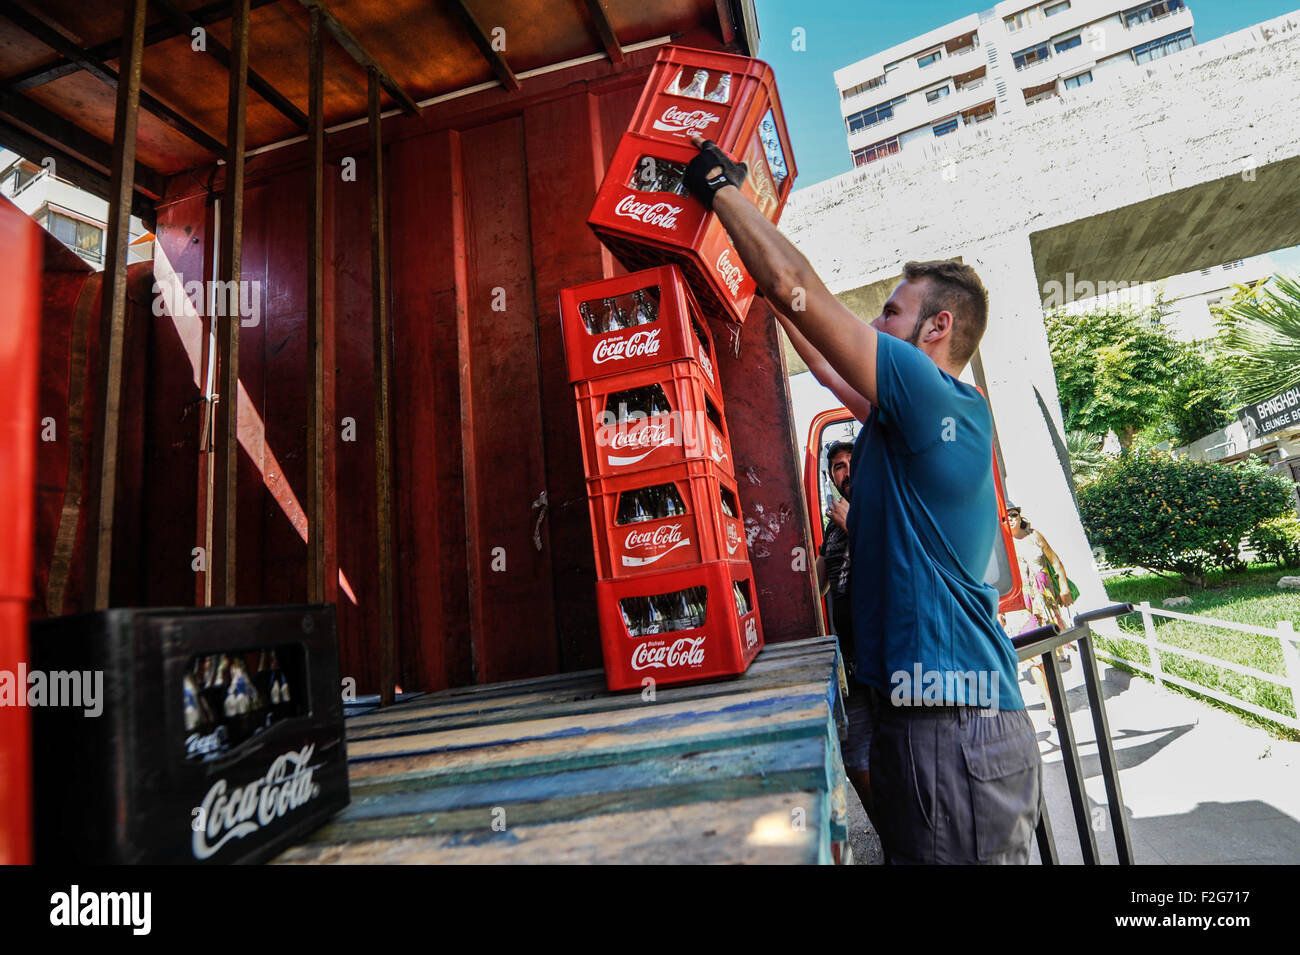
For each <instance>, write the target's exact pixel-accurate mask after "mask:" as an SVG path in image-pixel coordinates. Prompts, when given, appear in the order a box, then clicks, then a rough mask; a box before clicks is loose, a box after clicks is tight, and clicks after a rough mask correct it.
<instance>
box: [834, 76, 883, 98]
mask: <svg viewBox="0 0 1300 955" xmlns="http://www.w3.org/2000/svg"><path fill="white" fill-rule="evenodd" d="M884 85H885V78H884V77H883V76H877V77H875V78H874V79H870V80H867V81H866V82H865V83H859V84H858V85H857V86H850V87H849V88H848V89H846V90H845V91H844V92H842V93H841V94H840V98H841V99H851V98H852V97H854V96H857V95H858V94H859V93H865V92H867V91H868V90H874V89H877V88H879V87H881V86H884Z"/></svg>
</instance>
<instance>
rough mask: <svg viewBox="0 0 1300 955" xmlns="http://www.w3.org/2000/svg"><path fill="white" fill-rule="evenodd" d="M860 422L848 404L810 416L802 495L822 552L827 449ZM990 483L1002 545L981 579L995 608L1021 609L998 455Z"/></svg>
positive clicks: (829, 491) (828, 496) (830, 489)
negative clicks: (993, 598)
mask: <svg viewBox="0 0 1300 955" xmlns="http://www.w3.org/2000/svg"><path fill="white" fill-rule="evenodd" d="M861 426H862V425H861V423H860V422H859V421H858V420H857V419H856V418H854V417H853V414H852V413H851V412H850V411H849V410H848V409H847V408H834V409H832V410H830V411H823V412H822V413H821V414H819V415H817V417H815V418H813V420H812V424H811V425H810V426H809V428H808V446H807V449H806V450H805V452H804V464H803V486H804V497H805V499H806V501H807V504H808V516H809V519H810V521H811V524H812V535H813V546H814V548H815V549H816V552H817V553H821V547H822V539H823V536H824V534H825V527H826V520H827V518H826V509H827V508H828V507H829V506H830V504H831V501H832V500H833V499H834V497H835V496H837V495H838V492H837V491H836V490H835V487H834V485H833V484H831V479H830V468H829V466H828V464H829V463H828V462H827V460H826V449H827V448H829V447H830V446H831V445H832V444H834V443H835V442H836V441H852V440H854V439H856V438H857V436H858V431H859V429H860V428H861ZM993 486H994V488H995V489H996V490H997V497H998V525H999V528H1000V530H1001V537H1000V539H1001V544H1002V546H1001V547H994V548H993V554H992V557H991V558H990V560H989V566H988V569H987V570H986V571H985V573H984V581H985V582H986V583H989V584H992V585H993V586H994V587H995V588H997V591H998V594H999V600H998V611H999V612H1000V613H1005V612H1007V611H1008V610H1021V609H1023V608H1024V604H1023V602H1022V598H1021V592H1020V587H1021V584H1020V570H1019V564H1018V563H1017V561H1016V548H1015V544H1014V543H1013V541H1012V539H1011V529H1010V528H1009V527H1008V526H1007V500H1006V494H1005V493H1004V491H1003V489H1002V475H1001V473H999V471H998V459H997V455H996V454H994V455H993ZM822 610H823V613H824V614H825V619H826V621H827V627H828V629H829V627H830V621H831V617H830V612H829V608H828V607H826V604H825V598H823V600H822Z"/></svg>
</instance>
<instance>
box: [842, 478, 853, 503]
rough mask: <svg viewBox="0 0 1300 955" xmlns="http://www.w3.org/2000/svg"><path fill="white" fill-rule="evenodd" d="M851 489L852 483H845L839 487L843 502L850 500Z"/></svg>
mask: <svg viewBox="0 0 1300 955" xmlns="http://www.w3.org/2000/svg"><path fill="white" fill-rule="evenodd" d="M852 489H853V482H852V481H845V482H844V483H843V484H841V485H840V486H839V492H840V497H842V498H844V500H846V501H848V500H851V498H850V497H849V492H850V491H851V490H852Z"/></svg>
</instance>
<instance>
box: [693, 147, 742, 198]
mask: <svg viewBox="0 0 1300 955" xmlns="http://www.w3.org/2000/svg"><path fill="white" fill-rule="evenodd" d="M691 145H692V146H694V147H696V148H697V149H699V150H700V154H699V155H698V156H696V157H695V158H694V159H692V160H691V161H690V162H689V163H688V164H687V166H686V175H685V182H686V188H687V189H689V190H690V192H691V195H692V196H694V197H695V198H696V199H698V200H700V202H702V203H704V205H705V207H706V208H708V209H712V208H713V196H714V195H715V194H716V193H717V192H718V191H719V190H721V189H725V188H726V187H727V186H735V187H736V188H737V189H739V188H740V186H741V184H742V183H744V181H745V177H746V176H748V175H749V166H747V165H745V163H743V162H742V163H737V162H733V161H732V159H731V157H730V156H728V155H727V154H726V153H724V152H723V151H722V150H721V149H719V148H718V144H717V143H715V142H713V140H711V139H702V138H700V134H699V133H691Z"/></svg>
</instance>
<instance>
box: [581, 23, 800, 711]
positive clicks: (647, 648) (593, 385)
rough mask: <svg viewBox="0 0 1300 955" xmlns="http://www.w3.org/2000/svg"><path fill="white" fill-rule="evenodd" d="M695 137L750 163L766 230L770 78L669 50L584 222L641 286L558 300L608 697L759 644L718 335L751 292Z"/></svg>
mask: <svg viewBox="0 0 1300 955" xmlns="http://www.w3.org/2000/svg"><path fill="white" fill-rule="evenodd" d="M691 132H698V133H700V135H702V136H703V137H704V138H706V139H712V140H714V141H715V142H717V143H718V145H719V146H721V147H722V148H723V149H724V150H726V151H727V152H728V153H729V154H731V155H734V156H736V157H737V158H739V159H743V160H744V161H745V162H747V163H748V164H749V176H748V177H747V179H746V182H745V185H744V187H743V191H744V192H745V194H746V195H748V196H749V197H750V199H751V200H753V201H754V203H755V204H756V205H757V206H758V208H759V209H760V210H762V212H763V213H764V214H765V215H766V216H768V218H770V219H771V220H772V221H773V222H775V221H776V220H777V218H778V217H779V216H780V213H781V210H782V208H783V207H784V206H785V201H786V199H787V198H788V197H789V194H790V189H791V187H792V185H793V180H794V166H793V162H792V160H789V159H788V158H787V157H789V155H790V149H789V136H788V133H787V131H786V127H785V118H784V116H783V114H782V113H781V107H780V103H779V101H778V99H777V96H776V86H775V83H774V82H773V79H772V71H771V68H770V67H768V66H767V65H766V64H765V63H761V62H759V61H758V60H752V59H749V58H747V57H741V56H732V55H730V54H725V53H713V52H710V51H705V50H694V49H688V48H685V47H672V46H670V47H666V48H665V49H664V51H663V52H662V53H661V54H660V56H659V59H658V61H657V62H656V63H655V66H654V68H653V70H652V72H651V74H650V79H649V81H648V83H647V84H646V88H645V90H644V91H643V92H642V94H641V100H640V102H639V103H638V105H637V109H636V114H635V116H634V118H633V121H632V126H631V128H630V129H629V131H628V132H627V133H626V134H624V136H623V139H622V140H621V142H620V143H619V146H618V148H617V150H616V151H615V153H614V158H613V160H612V161H611V163H610V167H609V171H608V173H607V175H606V177H605V181H604V183H603V184H602V186H601V188H600V191H599V193H598V195H597V198H596V204H595V207H594V208H593V209H592V212H591V215H590V216H589V217H588V223H589V224H590V225H591V227H592V229H593V230H594V231H595V233H596V235H597V236H598V237H599V238H600V240H601V241H602V242H603V243H604V244H605V245H606V246H607V247H608V248H609V249H610V250H611V251H612V252H613V253H614V254H615V256H617V258H618V259H619V261H620V262H621V263H622V264H623V265H624V267H626V268H627V269H629V270H630V271H631V273H632V274H629V275H623V276H619V277H617V278H612V279H604V280H602V281H599V282H591V283H589V284H586V285H580V286H575V287H573V288H569V289H565V290H564V291H562V292H561V293H560V313H561V319H562V327H563V330H564V343H565V351H566V354H567V357H568V363H569V379H570V381H571V382H572V383H573V390H574V398H575V403H576V405H577V409H578V426H579V429H580V431H581V435H582V444H583V464H584V468H585V470H586V475H587V500H588V505H589V508H590V511H591V524H592V531H593V533H592V538H593V542H594V546H595V553H596V567H597V573H598V578H599V579H598V581H597V583H596V604H597V609H598V612H599V615H600V632H601V644H602V648H603V651H604V657H605V677H606V682H607V684H608V686H609V688H610V689H611V690H623V689H631V688H640V687H642V686H644V685H646V683H647V681H648V680H653V681H654V682H655V683H657V684H662V683H681V682H685V681H693V680H701V679H712V678H718V677H722V676H731V675H735V674H739V673H743V672H744V671H745V669H746V668H747V667H748V666H749V664H750V662H751V661H752V660H753V659H754V657H755V656H756V655H757V654H758V651H759V649H760V648H761V647H762V646H763V629H762V624H761V622H760V621H759V615H758V608H757V604H756V597H757V590H756V589H755V586H754V574H753V570H752V568H751V567H750V563H749V554H748V551H747V549H746V546H745V526H744V520H743V518H742V511H741V501H740V498H739V493H738V487H737V483H736V473H737V465H736V462H735V460H734V459H733V457H732V453H731V441H730V432H729V430H728V427H727V421H726V413H725V412H726V409H725V407H724V405H723V400H722V389H721V385H720V383H719V381H718V370H717V365H716V363H715V357H716V355H715V351H714V341H713V335H712V334H711V333H710V331H709V320H710V319H712V320H715V321H721V322H729V323H733V324H736V325H738V324H740V323H741V322H743V321H744V317H745V312H746V311H747V310H748V308H749V304H750V302H751V301H752V299H753V296H754V281H753V279H752V278H751V277H750V276H749V274H748V272H747V271H746V270H745V267H744V265H743V263H742V262H741V261H740V256H739V255H738V254H737V253H736V250H735V247H734V246H733V245H732V244H731V241H730V239H729V238H728V237H727V234H726V231H725V230H724V229H723V227H722V224H721V223H720V222H719V221H718V219H717V217H716V216H715V215H713V214H712V213H710V212H709V211H708V210H707V209H705V208H704V206H703V205H702V204H700V203H699V202H698V201H697V200H695V199H694V198H692V197H690V196H689V195H687V194H686V188H685V185H684V184H683V182H682V173H683V171H684V169H685V166H686V163H687V162H689V161H690V159H691V158H693V157H694V156H695V154H696V150H695V148H694V147H693V146H691V145H690V143H689V141H688V139H687V137H688V136H689V134H690V133H691Z"/></svg>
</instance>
